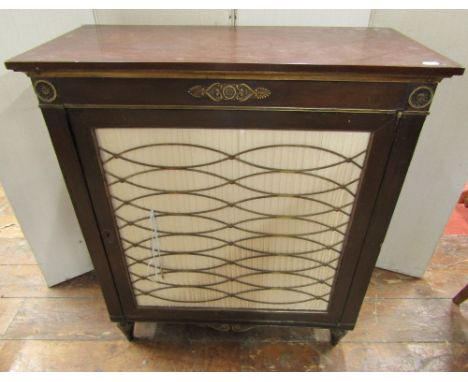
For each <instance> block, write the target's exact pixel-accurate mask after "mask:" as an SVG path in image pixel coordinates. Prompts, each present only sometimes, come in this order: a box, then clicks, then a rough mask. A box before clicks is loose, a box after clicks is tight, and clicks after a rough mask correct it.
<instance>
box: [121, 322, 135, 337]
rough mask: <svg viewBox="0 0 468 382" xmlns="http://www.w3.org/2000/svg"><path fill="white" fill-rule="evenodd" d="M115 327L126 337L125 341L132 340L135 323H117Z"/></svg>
mask: <svg viewBox="0 0 468 382" xmlns="http://www.w3.org/2000/svg"><path fill="white" fill-rule="evenodd" d="M117 327H118V328H119V329H120V330H121V331H122V333H123V334H124V335H125V337H127V340H129V341H132V340H133V329H134V328H135V321H119V322H118V323H117Z"/></svg>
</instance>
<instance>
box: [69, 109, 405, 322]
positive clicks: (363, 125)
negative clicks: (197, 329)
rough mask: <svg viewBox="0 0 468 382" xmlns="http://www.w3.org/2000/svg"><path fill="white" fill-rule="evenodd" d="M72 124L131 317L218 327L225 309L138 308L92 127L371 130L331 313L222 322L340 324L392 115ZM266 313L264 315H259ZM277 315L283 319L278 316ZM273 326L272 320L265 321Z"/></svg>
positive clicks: (140, 113)
mask: <svg viewBox="0 0 468 382" xmlns="http://www.w3.org/2000/svg"><path fill="white" fill-rule="evenodd" d="M69 113H70V122H71V126H72V129H73V133H74V136H75V138H76V142H77V147H78V152H79V155H80V158H81V159H82V163H83V168H84V171H85V174H86V178H87V179H88V181H89V189H90V194H91V198H92V200H93V204H94V209H95V211H96V216H97V219H98V222H99V226H100V229H101V231H103V232H104V231H105V232H106V233H107V232H108V235H107V237H108V238H109V240H104V244H105V246H106V249H107V254H108V257H109V262H110V264H111V267H112V269H113V272H114V275H115V278H116V283H117V289H118V291H119V295H120V296H121V299H122V303H123V306H124V311H125V312H126V314H127V316H128V317H129V318H132V319H137V318H140V317H142V316H143V317H148V318H150V317H152V318H153V319H157V320H161V321H165V320H167V319H168V316H167V314H169V315H170V316H169V317H170V318H171V319H178V320H180V319H182V320H186V319H187V318H188V319H189V320H191V321H198V320H199V319H201V320H202V321H206V322H211V321H213V322H216V321H217V320H218V318H219V316H218V313H220V312H222V309H202V308H197V311H198V316H199V317H200V318H194V316H193V315H192V314H191V311H192V310H194V309H193V308H178V309H173V308H164V307H154V308H148V307H137V306H136V303H135V301H134V296H133V292H132V289H131V283H130V275H129V274H128V271H127V265H126V260H125V257H124V254H123V250H122V248H121V244H120V243H121V241H120V238H119V233H118V229H117V223H116V221H115V219H114V217H113V212H112V211H113V210H112V207H111V205H110V203H109V198H108V192H107V188H106V184H105V182H104V177H103V170H102V168H101V166H100V160H99V159H98V150H97V146H96V143H95V141H94V127H96V126H99V127H100V128H105V127H111V128H119V127H132V126H138V127H148V128H150V127H152V128H157V127H173V128H206V129H210V128H237V127H238V126H242V127H243V128H244V129H269V130H271V129H288V130H293V129H298V130H309V129H311V127H313V130H340V129H341V130H343V131H370V132H372V135H371V144H370V146H369V149H368V150H369V154H368V158H367V161H366V164H365V168H364V170H363V179H362V180H361V183H360V186H359V188H360V191H358V197H357V200H356V207H355V210H354V211H353V212H352V223H351V225H350V227H349V230H348V234H347V238H346V242H345V244H344V247H343V255H342V260H341V263H340V265H339V269H338V271H337V277H336V279H335V285H334V287H333V291H332V297H331V302H330V306H329V310H328V312H327V313H324V312H313V311H310V312H308V311H296V312H294V311H287V310H284V311H281V310H265V311H263V312H261V311H260V310H256V311H245V310H232V309H229V310H226V311H225V312H224V317H223V319H224V320H228V321H230V322H240V321H245V320H247V321H248V322H255V320H259V321H264V320H265V318H264V317H269V321H270V322H273V321H275V322H277V321H283V322H292V321H296V322H303V323H307V322H329V323H333V324H337V323H338V322H339V317H340V315H341V311H342V306H343V304H344V303H345V300H346V292H347V290H348V287H349V284H350V282H351V280H352V277H353V272H354V268H355V266H356V263H357V259H358V257H359V253H360V246H361V243H362V240H363V239H364V236H365V233H366V228H367V226H368V222H369V219H370V216H371V213H372V207H373V205H374V202H375V198H376V195H377V192H378V188H379V185H380V180H381V178H382V175H383V173H384V169H385V162H386V157H387V155H388V153H389V152H390V148H391V142H392V137H393V135H394V129H395V126H396V118H395V115H392V114H363V113H361V114H356V115H353V114H352V113H295V112H284V113H279V114H278V112H266V111H263V112H253V111H252V112H239V111H199V110H197V111H195V110H183V111H180V110H117V109H116V110H101V109H94V110H70V112H69ZM123 115H124V117H123ZM260 312H261V313H262V314H261V315H260V314H259V313H260ZM275 315H277V317H275ZM267 322H268V321H267Z"/></svg>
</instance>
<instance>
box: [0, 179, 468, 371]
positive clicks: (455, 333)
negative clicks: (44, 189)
mask: <svg viewBox="0 0 468 382" xmlns="http://www.w3.org/2000/svg"><path fill="white" fill-rule="evenodd" d="M467 260H468V237H466V236H445V237H443V238H442V240H441V242H440V245H439V249H438V251H437V254H436V256H435V257H434V259H433V262H432V264H431V266H430V268H429V270H428V271H427V273H426V275H425V278H424V279H423V280H418V279H412V278H410V277H405V276H401V275H398V274H395V273H391V272H387V271H383V270H376V271H375V272H374V275H373V279H372V284H371V286H370V288H369V290H368V292H367V296H366V300H365V303H364V305H363V308H362V311H361V314H360V317H359V321H358V324H357V327H356V329H355V330H354V331H353V332H352V333H349V334H348V335H347V336H346V337H345V338H344V339H343V341H342V343H341V344H339V345H338V346H337V347H334V348H333V347H331V346H330V345H329V344H328V336H329V334H328V332H327V331H326V330H312V329H304V328H279V327H263V328H256V329H252V330H250V331H248V332H246V333H240V334H239V333H220V332H216V331H213V330H211V329H208V328H201V327H196V326H189V325H186V326H178V325H159V326H158V327H157V330H156V332H155V333H151V331H150V332H148V329H149V326H148V325H146V326H145V325H140V326H138V327H137V332H138V333H139V334H140V335H141V336H143V337H144V336H146V337H147V338H146V339H141V340H138V341H135V342H133V343H129V342H127V341H126V340H125V339H124V338H123V336H122V335H121V333H120V332H119V331H118V330H117V329H116V327H115V324H113V323H111V322H110V321H109V320H108V318H107V313H106V308H105V306H104V303H103V299H102V297H101V294H100V291H99V287H98V285H97V282H96V280H95V277H94V275H93V274H92V273H91V274H87V275H84V276H82V277H79V278H77V279H74V280H72V281H69V282H67V283H65V284H63V285H61V286H59V287H55V288H51V289H49V288H47V287H46V285H45V283H44V281H43V279H42V276H41V273H40V271H39V268H38V266H37V265H36V263H35V261H34V257H33V255H32V253H31V250H30V248H29V247H28V244H27V242H26V241H25V240H24V238H23V234H22V232H21V229H20V227H19V226H18V224H17V222H16V220H15V218H14V215H13V212H12V210H11V208H10V206H9V204H8V202H7V200H6V198H5V196H4V194H3V190H2V189H1V188H0V296H1V298H0V370H1V371H7V370H15V371H45V370H47V371H69V370H73V371H98V370H102V371H215V370H216V371H268V370H284V371H337V370H342V371H345V370H348V371H371V370H372V371H389V370H395V371H397V370H398V371H412V370H419V371H433V370H459V371H461V370H465V371H468V344H467V342H468V301H467V302H466V303H465V304H464V305H462V306H461V307H457V306H455V305H453V304H452V303H451V300H450V298H451V297H452V296H453V295H455V294H456V292H457V291H458V290H459V289H461V288H462V287H463V286H464V284H465V283H466V282H468V261H467ZM149 333H151V335H149Z"/></svg>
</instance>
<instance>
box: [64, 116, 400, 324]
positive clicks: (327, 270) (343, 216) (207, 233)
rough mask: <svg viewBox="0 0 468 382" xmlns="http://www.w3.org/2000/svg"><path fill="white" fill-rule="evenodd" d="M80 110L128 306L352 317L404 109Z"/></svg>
mask: <svg viewBox="0 0 468 382" xmlns="http://www.w3.org/2000/svg"><path fill="white" fill-rule="evenodd" d="M69 115H70V120H71V124H72V129H73V133H74V136H75V139H76V142H77V147H78V151H79V155H80V159H81V161H82V164H83V168H84V171H85V176H86V179H87V182H88V188H89V191H90V194H91V197H92V200H93V204H94V208H95V211H96V217H97V220H98V224H99V226H100V229H101V233H102V237H103V241H104V243H105V246H106V250H107V256H108V261H109V263H110V265H111V268H112V271H113V277H114V280H115V283H116V287H117V289H118V293H119V295H120V297H121V299H122V303H123V306H124V310H125V312H126V314H128V315H129V316H130V317H134V318H141V319H143V318H152V319H162V320H171V319H183V320H189V321H198V320H211V321H213V320H216V319H218V320H243V321H251V322H254V321H268V322H275V321H280V320H281V321H284V320H285V319H288V320H294V321H299V322H302V323H304V324H305V323H312V322H313V323H315V324H316V323H321V322H323V323H326V322H338V321H339V317H340V314H341V312H342V310H343V308H344V305H345V304H346V301H347V291H348V289H349V286H350V283H351V281H352V276H353V273H354V270H355V267H356V264H357V260H358V257H359V253H360V248H361V245H362V242H363V239H364V236H365V233H366V228H367V224H368V221H369V219H370V216H371V212H372V207H373V204H374V202H375V197H376V194H377V192H378V188H379V185H380V181H381V178H382V175H383V171H384V167H385V163H386V159H387V156H388V153H389V149H390V147H391V144H392V141H393V135H394V129H395V115H393V114H388V113H387V114H383V113H382V114H379V113H374V114H372V113H369V114H364V113H360V114H357V113H356V114H350V113H330V112H328V113H318V112H293V111H232V110H231V111H229V110H209V111H207V110H135V109H133V110H132V109H127V110H119V109H113V110H111V109H108V110H96V109H94V110H93V109H88V110H70V111H69Z"/></svg>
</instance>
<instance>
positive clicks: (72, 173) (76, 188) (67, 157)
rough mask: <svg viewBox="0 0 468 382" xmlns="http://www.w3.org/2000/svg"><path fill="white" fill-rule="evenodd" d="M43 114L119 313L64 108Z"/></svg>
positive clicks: (106, 291) (107, 294)
mask: <svg viewBox="0 0 468 382" xmlns="http://www.w3.org/2000/svg"><path fill="white" fill-rule="evenodd" d="M42 115H43V116H44V120H45V122H46V124H47V128H48V130H49V134H50V137H51V140H52V144H53V146H54V150H55V153H56V154H57V157H58V159H59V164H60V168H61V170H62V173H63V176H64V179H65V184H66V185H67V188H68V192H69V193H70V197H71V200H72V203H73V206H74V209H75V213H76V215H77V218H78V221H79V223H80V227H81V230H82V232H83V236H84V238H85V241H86V245H87V247H88V250H89V252H90V255H91V259H92V261H93V264H94V267H95V269H96V273H97V276H98V279H99V282H100V284H101V289H102V292H103V295H104V299H105V302H106V305H107V309H108V311H109V314H110V315H111V316H115V317H117V316H121V315H122V308H121V305H120V300H119V296H118V295H117V292H116V289H115V286H114V280H113V277H112V274H111V271H110V268H109V264H108V262H107V257H106V253H105V250H104V247H103V245H102V241H101V237H100V234H99V230H98V227H97V224H96V220H95V216H94V212H93V207H92V204H91V200H90V198H89V194H88V190H87V187H86V181H85V178H84V175H83V173H82V169H81V165H80V161H79V159H78V155H77V153H76V149H75V144H74V141H73V137H72V135H71V133H70V129H69V124H68V120H67V115H66V111H65V110H64V109H55V108H54V109H47V108H42Z"/></svg>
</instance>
